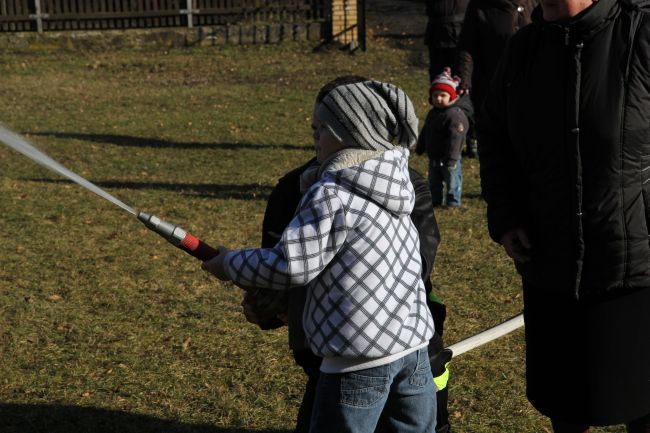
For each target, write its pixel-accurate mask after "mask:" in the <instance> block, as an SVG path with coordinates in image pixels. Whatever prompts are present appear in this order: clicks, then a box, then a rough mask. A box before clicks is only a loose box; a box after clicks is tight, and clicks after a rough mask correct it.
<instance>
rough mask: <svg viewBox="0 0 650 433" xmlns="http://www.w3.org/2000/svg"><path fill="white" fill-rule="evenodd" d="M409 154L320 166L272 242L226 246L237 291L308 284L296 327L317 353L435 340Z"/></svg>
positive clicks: (382, 351)
mask: <svg viewBox="0 0 650 433" xmlns="http://www.w3.org/2000/svg"><path fill="white" fill-rule="evenodd" d="M414 201H415V193H414V191H413V186H412V184H411V181H410V178H409V174H408V151H407V150H406V149H403V148H400V149H393V150H388V151H386V152H384V153H383V154H381V155H380V156H379V157H377V158H375V159H370V160H367V161H365V162H363V163H361V164H360V165H356V166H353V167H349V168H345V169H341V170H338V171H330V172H325V174H324V175H323V176H322V178H321V179H320V180H319V181H318V182H316V184H314V185H313V186H312V187H311V188H310V189H309V191H308V192H307V193H306V194H305V196H304V197H303V199H302V201H301V204H300V207H299V210H298V213H297V214H296V216H295V218H294V219H293V220H292V221H291V223H290V224H289V226H288V227H287V228H286V230H285V231H284V233H283V235H282V238H281V240H280V241H279V242H278V244H277V245H276V246H275V247H274V248H266V249H243V250H236V251H231V252H230V253H229V254H228V255H227V256H226V258H225V264H226V269H227V270H228V272H229V274H230V276H231V277H232V279H233V281H235V282H236V283H237V284H239V285H241V286H244V287H265V288H273V289H286V288H289V287H292V286H301V285H307V286H308V288H307V290H308V294H307V303H306V305H305V310H304V313H303V325H304V328H305V331H306V334H307V337H308V340H309V344H310V346H311V349H312V351H313V352H314V353H315V354H317V355H319V356H323V357H335V356H342V357H349V358H359V357H366V358H378V357H383V356H387V355H392V354H396V353H399V352H402V351H404V350H407V349H410V348H413V347H416V346H418V345H420V344H422V343H425V342H426V341H428V340H429V339H430V338H431V337H432V336H433V330H434V329H433V328H434V327H433V320H432V318H431V314H430V312H429V309H428V308H427V306H426V299H425V298H426V297H425V292H424V284H423V283H422V279H421V272H420V271H421V266H422V263H421V259H420V252H419V248H420V244H419V239H418V232H417V230H416V228H415V226H414V225H413V223H412V221H411V219H410V218H409V214H410V212H411V210H412V208H413V205H414Z"/></svg>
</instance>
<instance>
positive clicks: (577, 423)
mask: <svg viewBox="0 0 650 433" xmlns="http://www.w3.org/2000/svg"><path fill="white" fill-rule="evenodd" d="M484 108H485V109H484V111H483V113H482V117H481V118H480V119H479V125H478V129H479V144H480V148H479V150H480V152H479V155H480V160H481V185H482V190H483V195H484V197H485V199H486V201H487V204H488V227H489V231H490V235H491V237H492V238H493V239H494V240H495V241H497V242H500V243H501V244H502V245H503V246H504V248H505V250H506V252H507V253H508V254H509V255H510V256H511V257H512V258H513V259H514V260H515V264H516V266H517V269H518V271H519V272H520V274H521V276H522V280H523V289H524V317H525V321H526V346H527V353H526V365H527V373H526V377H527V388H528V389H527V392H528V398H529V400H530V401H531V403H532V404H533V405H534V406H535V407H536V408H537V409H538V410H540V411H541V412H542V413H543V414H545V415H547V416H549V417H550V418H551V420H552V422H553V425H554V428H555V431H556V432H583V431H587V430H588V427H589V426H590V425H611V424H619V423H628V431H630V432H644V433H646V432H648V431H650V415H649V414H650V314H648V312H649V311H650V241H649V235H650V231H649V227H650V170H649V166H650V15H649V14H648V13H647V12H642V11H641V10H640V9H639V8H638V7H635V6H634V5H630V4H628V3H627V2H623V1H622V0H599V1H597V2H594V3H592V2H591V1H590V0H541V8H538V9H536V10H535V13H534V14H533V24H531V25H530V26H528V27H526V28H524V29H522V30H521V31H520V32H519V33H517V34H516V35H515V36H514V37H513V38H512V39H511V40H510V44H509V46H508V49H507V50H506V52H505V55H504V58H503V59H502V63H501V65H500V67H499V69H498V71H497V73H496V76H495V79H494V81H493V83H492V87H491V89H490V93H489V94H488V97H487V99H486V103H485V107H484Z"/></svg>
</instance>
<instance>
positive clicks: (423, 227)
mask: <svg viewBox="0 0 650 433" xmlns="http://www.w3.org/2000/svg"><path fill="white" fill-rule="evenodd" d="M409 174H410V176H411V183H413V189H414V190H415V207H414V208H413V212H411V220H412V221H413V224H415V227H416V228H417V230H418V233H419V235H420V255H421V256H422V279H423V280H424V281H425V282H426V281H427V280H429V279H430V277H431V272H433V264H434V262H435V259H436V251H438V245H439V244H440V230H439V229H438V222H437V221H436V216H435V214H434V211H433V203H432V200H431V192H430V191H429V185H428V184H427V181H426V179H425V178H424V177H423V176H422V175H421V174H420V173H418V172H417V171H415V170H414V169H412V168H410V169H409Z"/></svg>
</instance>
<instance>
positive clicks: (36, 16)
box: [29, 0, 49, 33]
mask: <svg viewBox="0 0 650 433" xmlns="http://www.w3.org/2000/svg"><path fill="white" fill-rule="evenodd" d="M34 12H36V13H33V14H29V18H31V19H33V20H36V30H37V31H38V32H39V33H43V18H49V15H48V14H42V13H41V0H34Z"/></svg>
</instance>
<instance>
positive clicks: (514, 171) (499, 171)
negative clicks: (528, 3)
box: [477, 38, 526, 242]
mask: <svg viewBox="0 0 650 433" xmlns="http://www.w3.org/2000/svg"><path fill="white" fill-rule="evenodd" d="M513 39H514V38H513ZM513 39H511V40H510V41H511V42H512V41H513ZM511 58H512V44H510V43H509V44H508V47H507V48H506V51H505V53H504V55H503V57H502V58H501V61H500V63H499V66H498V68H497V71H496V73H495V76H494V78H493V80H492V84H491V86H490V89H489V91H488V95H487V98H486V99H485V103H484V105H483V109H482V111H481V116H479V117H478V122H477V132H478V142H479V159H480V175H481V191H482V194H483V197H484V198H485V201H486V202H487V219H488V230H489V232H490V237H491V238H492V239H493V240H494V241H495V242H500V241H501V237H502V236H503V234H504V233H506V232H507V231H509V230H512V229H516V228H525V225H524V221H525V220H524V217H523V213H524V209H525V206H524V200H525V199H524V197H525V193H526V191H525V189H524V184H525V182H524V179H525V176H524V175H523V173H522V170H521V166H520V164H518V162H517V159H516V156H515V148H514V145H513V143H512V142H511V140H510V136H509V134H508V129H507V124H506V122H507V116H508V110H507V91H508V81H509V78H508V77H509V76H512V75H513V73H512V69H511V68H512V66H511V65H512V63H513V61H512V60H511Z"/></svg>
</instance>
